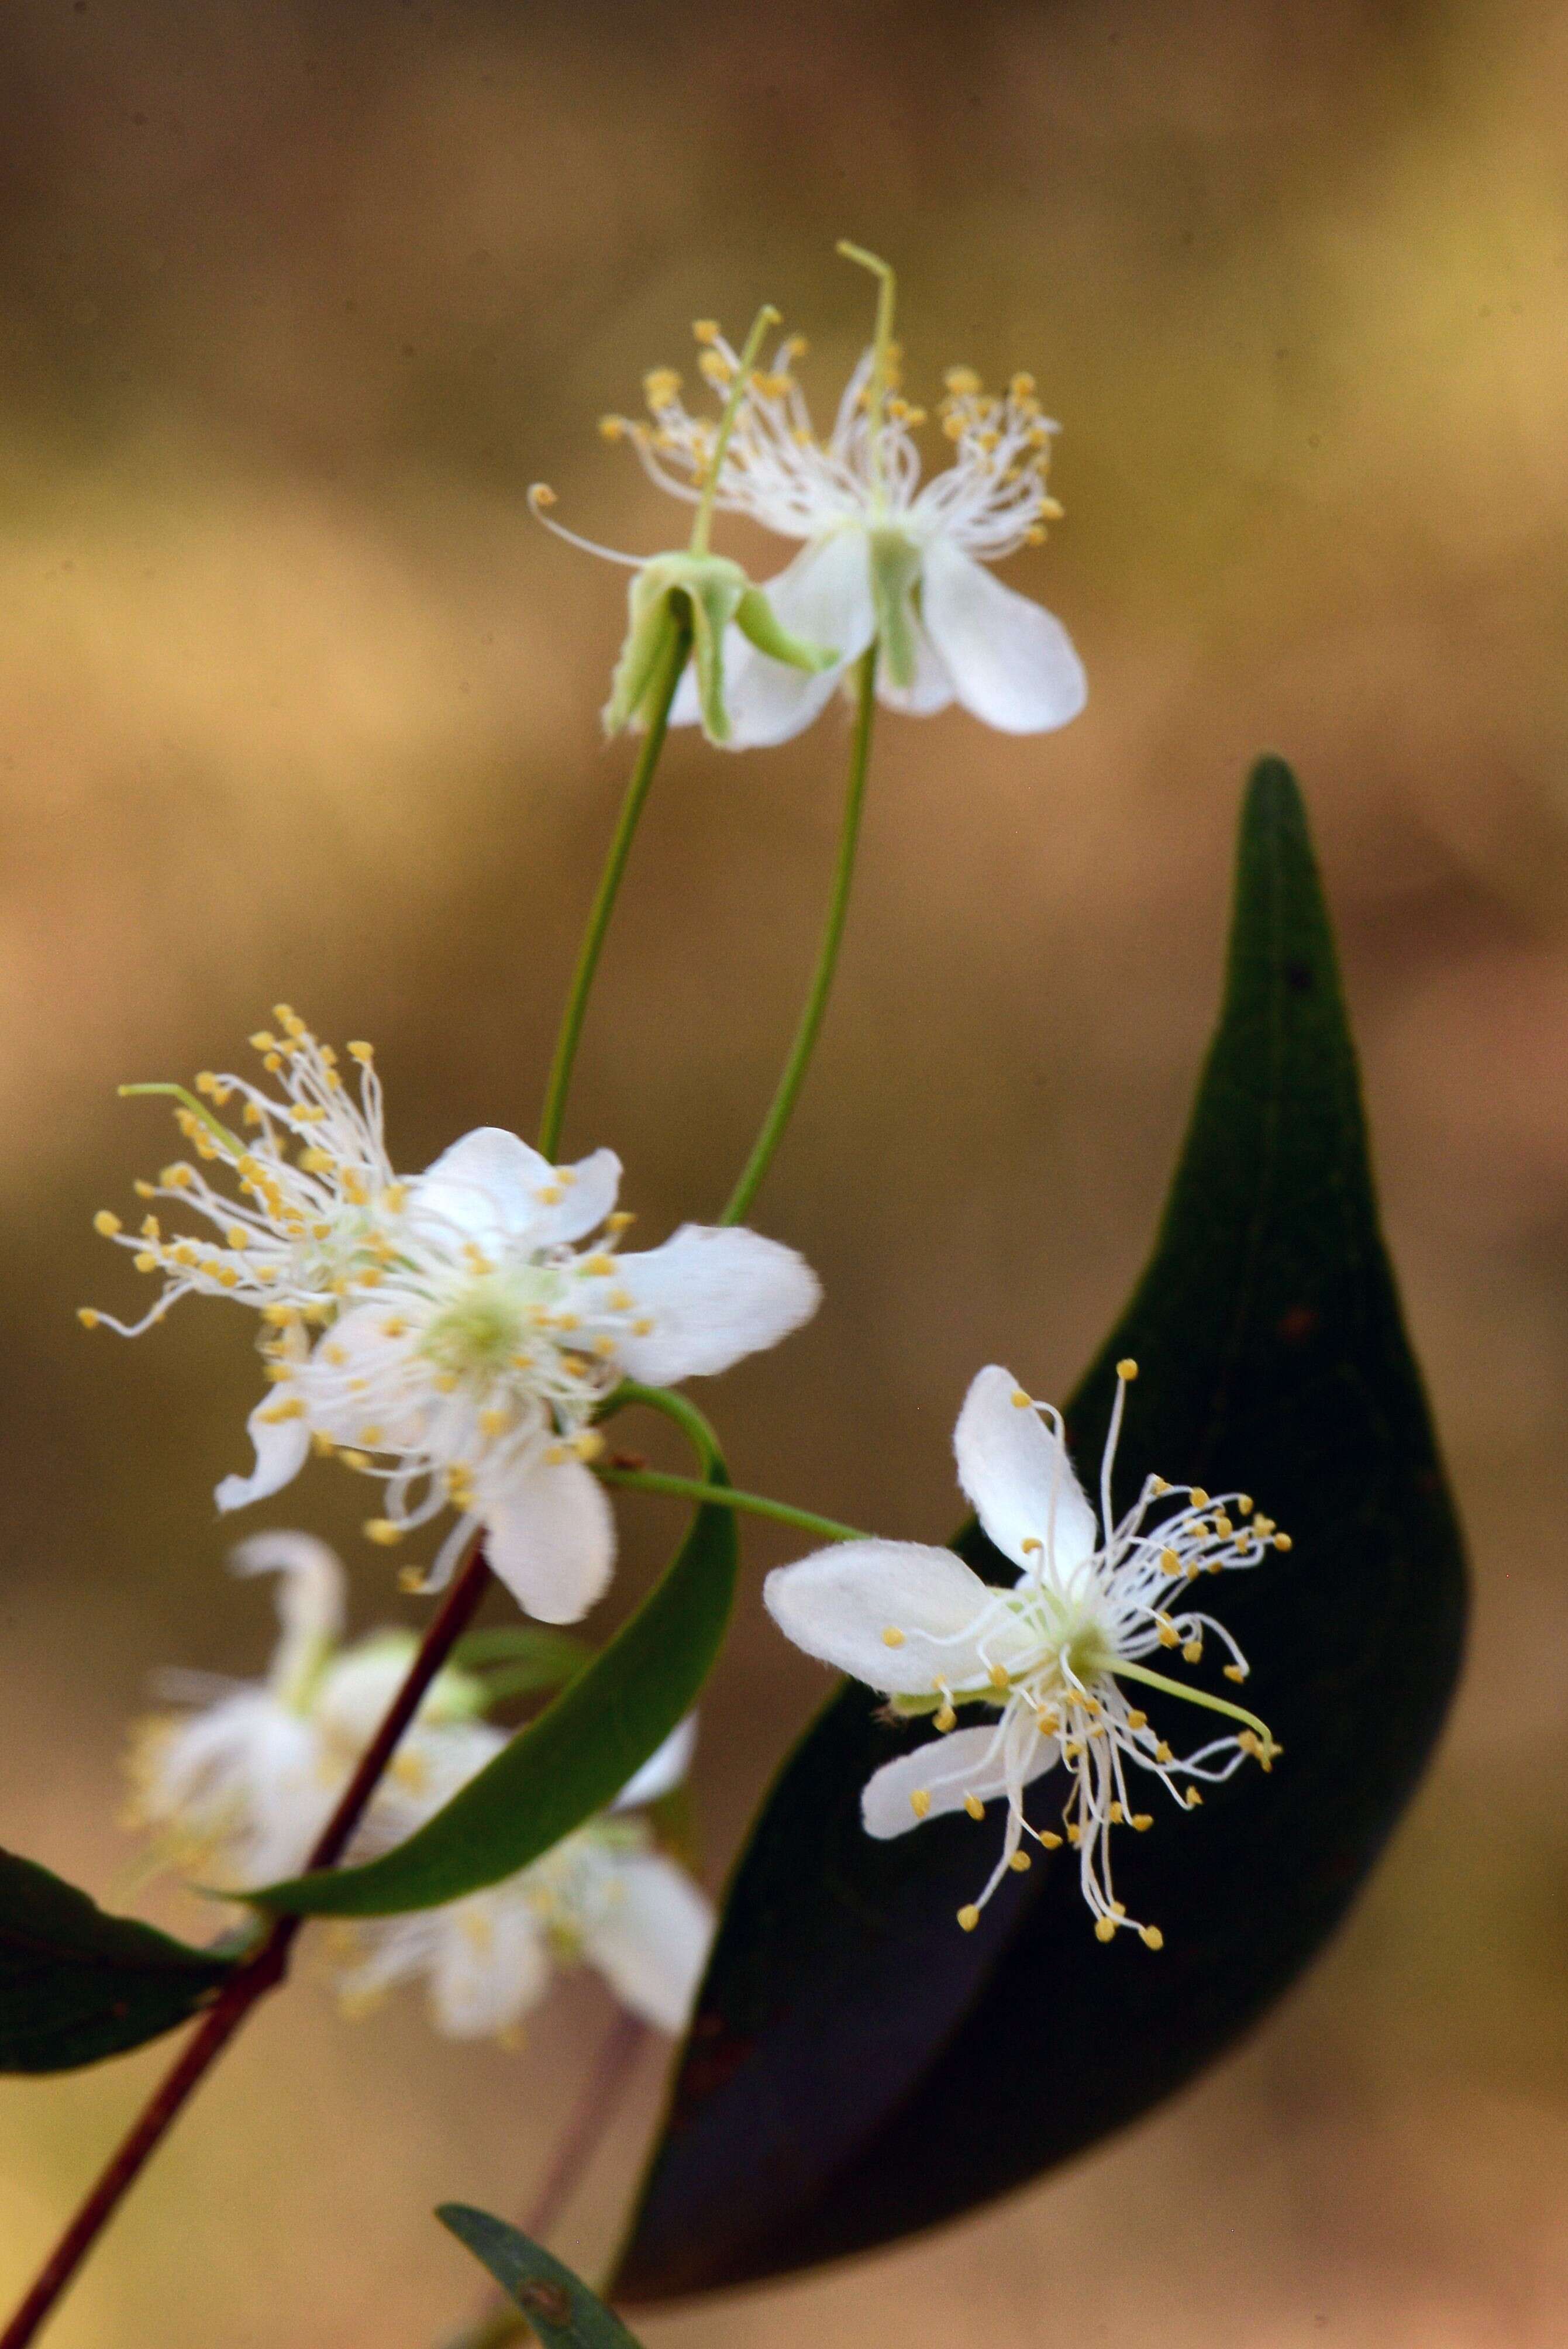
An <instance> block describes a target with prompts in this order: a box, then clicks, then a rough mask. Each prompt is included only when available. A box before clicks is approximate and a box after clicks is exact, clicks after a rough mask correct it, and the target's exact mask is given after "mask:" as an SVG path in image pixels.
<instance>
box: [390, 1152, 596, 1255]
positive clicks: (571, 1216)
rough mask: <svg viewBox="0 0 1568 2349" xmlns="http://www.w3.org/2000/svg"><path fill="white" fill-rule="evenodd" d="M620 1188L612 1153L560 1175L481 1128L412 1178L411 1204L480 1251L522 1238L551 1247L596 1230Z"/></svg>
mask: <svg viewBox="0 0 1568 2349" xmlns="http://www.w3.org/2000/svg"><path fill="white" fill-rule="evenodd" d="M620 1185H621V1162H620V1160H619V1159H618V1158H617V1157H616V1155H615V1154H614V1151H613V1150H596V1151H595V1152H594V1153H593V1156H592V1157H590V1158H584V1159H582V1160H580V1161H579V1163H578V1164H577V1165H575V1166H563V1167H559V1168H558V1167H554V1166H552V1164H550V1161H549V1160H548V1159H547V1158H542V1157H541V1156H540V1154H539V1152H538V1151H537V1150H531V1149H530V1147H529V1145H528V1143H526V1142H524V1141H522V1140H521V1137H520V1136H519V1135H517V1134H515V1133H508V1132H507V1131H506V1129H505V1127H504V1126H500V1125H481V1126H477V1127H476V1128H475V1129H474V1131H473V1133H465V1134H464V1135H463V1137H462V1139H461V1141H460V1142H454V1143H453V1144H452V1146H451V1148H450V1149H449V1150H445V1151H443V1152H442V1154H441V1155H440V1157H439V1158H438V1159H437V1161H436V1163H435V1164H434V1165H433V1166H431V1167H429V1168H428V1169H427V1171H426V1172H425V1173H424V1174H421V1175H420V1176H419V1177H418V1181H417V1182H416V1184H415V1185H414V1199H415V1204H416V1206H417V1208H418V1210H419V1211H420V1212H422V1213H424V1214H426V1215H428V1216H435V1217H438V1218H439V1219H440V1220H441V1221H442V1222H443V1223H445V1224H447V1225H449V1226H451V1227H452V1228H453V1229H454V1230H456V1231H458V1232H459V1233H460V1234H462V1235H463V1236H464V1237H467V1238H469V1239H472V1240H477V1241H478V1242H480V1245H481V1246H482V1245H484V1244H486V1243H487V1242H488V1243H489V1245H490V1246H491V1247H496V1246H501V1245H504V1244H505V1243H506V1242H508V1241H514V1240H519V1239H526V1240H527V1241H528V1242H529V1244H530V1246H531V1247H553V1246H555V1245H556V1244H557V1243H558V1242H560V1241H562V1240H574V1239H580V1238H581V1237H582V1236H583V1233H584V1232H591V1231H593V1229H594V1228H595V1227H596V1226H598V1225H600V1224H602V1223H603V1220H604V1218H605V1216H607V1215H608V1214H609V1212H610V1210H611V1208H612V1207H613V1206H614V1204H615V1195H616V1193H617V1192H618V1190H619V1189H620Z"/></svg>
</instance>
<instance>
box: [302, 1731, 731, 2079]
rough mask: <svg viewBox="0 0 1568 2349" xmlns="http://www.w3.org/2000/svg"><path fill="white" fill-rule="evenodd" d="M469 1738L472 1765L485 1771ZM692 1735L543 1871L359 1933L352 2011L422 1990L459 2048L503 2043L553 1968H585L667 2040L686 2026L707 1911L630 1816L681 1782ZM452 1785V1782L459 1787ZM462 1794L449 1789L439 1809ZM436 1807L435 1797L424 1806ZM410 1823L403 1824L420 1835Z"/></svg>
mask: <svg viewBox="0 0 1568 2349" xmlns="http://www.w3.org/2000/svg"><path fill="white" fill-rule="evenodd" d="M481 1734H482V1736H484V1737H485V1738H488V1739H490V1741H492V1744H491V1746H490V1751H499V1750H500V1746H501V1745H502V1744H504V1743H505V1740H504V1738H503V1737H502V1736H501V1735H500V1732H499V1731H493V1730H491V1731H483V1732H482V1733H481V1732H476V1733H474V1737H473V1741H472V1742H473V1745H474V1758H473V1763H472V1766H473V1767H482V1766H483V1762H484V1760H486V1759H488V1758H489V1752H483V1753H481V1751H480V1745H479V1737H480V1735H481ZM692 1737H693V1728H692V1724H691V1723H682V1725H681V1727H680V1728H679V1729H677V1730H676V1732H675V1733H674V1734H673V1735H672V1736H671V1737H670V1738H669V1739H667V1740H666V1741H665V1745H664V1746H663V1747H661V1748H660V1750H659V1752H658V1753H657V1754H655V1756H654V1757H653V1759H652V1761H651V1762H649V1763H646V1764H645V1765H644V1767H643V1769H642V1770H640V1771H639V1772H638V1773H637V1775H636V1776H635V1778H634V1779H633V1780H632V1782H631V1784H630V1785H628V1786H627V1787H626V1788H625V1790H624V1793H623V1794H622V1795H621V1797H620V1799H619V1802H618V1803H617V1804H616V1806H615V1810H614V1813H608V1814H605V1815H604V1816H601V1817H599V1818H597V1819H593V1820H591V1821H590V1822H589V1824H588V1825H587V1826H583V1827H579V1828H578V1829H577V1830H576V1832H575V1833H574V1834H573V1835H570V1836H567V1837H565V1838H564V1839H563V1840H562V1842H561V1843H559V1844H557V1845H556V1846H555V1847H554V1849H553V1850H552V1851H549V1852H546V1853H545V1854H544V1856H543V1857H542V1858H541V1859H537V1860H535V1861H533V1862H532V1864H531V1866H530V1867H528V1868H522V1869H521V1870H520V1871H519V1873H518V1874H517V1875H516V1876H512V1877H509V1878H506V1880H505V1881H504V1882H502V1883H500V1884H496V1885H491V1886H490V1888H489V1889H487V1890H485V1891H483V1892H475V1893H471V1894H469V1897H468V1898H467V1899H463V1900H457V1901H453V1902H451V1903H450V1904H449V1906H448V1907H447V1908H444V1909H425V1910H422V1911H420V1912H419V1913H418V1914H417V1915H414V1916H408V1917H396V1918H391V1919H389V1920H387V1921H386V1922H385V1923H378V1924H374V1925H365V1926H361V1927H358V1928H357V1929H356V1930H355V1932H354V1934H353V1936H352V1945H353V1947H354V1948H355V1949H356V1952H357V1954H356V1959H355V1961H354V1962H353V1963H352V1964H350V1965H349V1966H348V1967H347V1968H346V1971H344V1972H343V1973H342V1975H341V1976H340V1982H339V1986H340V1988H341V1990H342V1992H343V1995H344V1998H345V2000H346V2003H347V2004H348V2005H349V2006H350V2008H351V2009H352V2008H355V2007H363V2006H365V2005H366V2003H368V2002H371V2001H373V2000H374V1999H376V1998H378V1997H379V1996H380V1995H381V1994H382V1992H385V1991H387V1990H389V1989H391V1988H393V1987H394V1986H395V1985H396V1984H397V1983H400V1982H413V1981H418V1980H423V1981H424V1982H425V1983H426V1986H427V1991H428V1998H429V2002H430V2008H431V2013H432V2014H433V2016H434V2019H435V2021H436V2023H437V2025H438V2028H439V2029H440V2030H442V2031H444V2032H446V2033H449V2035H451V2036H452V2037H454V2038H460V2039H466V2038H480V2037H487V2036H491V2035H495V2036H500V2037H503V2038H504V2037H507V2036H509V2035H511V2034H512V2033H515V2032H516V2029H517V2026H518V2024H519V2023H520V2022H521V2019H522V2017H523V2016H524V2015H525V2014H526V2013H528V2012H529V2011H530V2009H531V2008H532V2007H534V2006H537V2005H538V2003H539V2002H540V2001H541V2000H542V1998H543V1996H544V1994H545V1992H546V1991H547V1990H548V1989H549V1987H550V1982H551V1979H552V1974H553V1972H554V1971H555V1970H556V1969H557V1968H564V1967H570V1966H573V1965H577V1964H580V1963H582V1962H583V1961H586V1962H587V1963H588V1964H590V1965H592V1966H593V1967H595V1968H596V1969H597V1971H599V1972H600V1973H601V1974H603V1977H604V1979H605V1980H606V1982H608V1983H609V1985H610V1987H611V1989H612V1990H613V1991H614V1993H615V1995H616V1996H617V1998H619V1999H620V2001H621V2002H622V2004H623V2005H624V2006H627V2007H629V2008H630V2009H631V2011H632V2013H634V2014H638V2015H641V2016H642V2017H643V2019H644V2021H645V2022H647V2023H654V2024H655V2025H656V2026H657V2027H658V2029H660V2030H661V2031H667V2032H671V2033H676V2032H678V2031H680V2030H681V2029H682V2028H683V2027H684V2025H685V2023H686V2017H687V2015H688V2014H689V2013H690V2011H691V2007H692V2003H693V2001H694V2000H695V1998H696V1990H697V1984H698V1982H699V1981H700V1980H701V1976H702V1969H703V1966H704V1964H705V1963H706V1961H707V1951H708V1946H709V1943H710V1942H711V1940H712V1938H713V1911H712V1909H711V1906H710V1904H709V1903H708V1901H707V1899H706V1898H705V1897H704V1895H703V1893H702V1892H701V1891H700V1890H699V1889H698V1888H697V1886H696V1884H694V1883H693V1881H692V1879H691V1878H690V1877H689V1876H687V1875H686V1872H685V1870H684V1869H682V1868H678V1867H677V1866H676V1863H675V1861H674V1860H672V1859H668V1858H666V1857H665V1856H664V1855H663V1854H662V1853H660V1852H659V1851H658V1850H657V1849H656V1848H655V1844H654V1838H653V1835H652V1831H651V1830H650V1828H649V1827H648V1826H647V1824H646V1822H645V1820H642V1819H638V1818H632V1817H629V1816H625V1813H626V1812H627V1811H628V1810H629V1809H630V1808H631V1807H632V1806H634V1805H635V1804H640V1803H648V1802H653V1801H655V1800H656V1799H657V1798H658V1796H659V1795H661V1794H664V1793H667V1792H668V1791H669V1789H670V1788H671V1787H672V1786H674V1785H676V1784H677V1783H678V1782H679V1780H680V1778H681V1776H682V1775H684V1773H685V1770H686V1763H687V1760H688V1759H689V1756H690V1753H691V1745H692ZM459 1783H460V1781H459ZM456 1791H457V1785H456V1784H449V1785H446V1786H445V1787H444V1788H443V1789H442V1790H441V1791H440V1795H439V1799H440V1800H446V1799H448V1798H449V1795H451V1794H453V1793H455V1792H456ZM434 1799H435V1795H434V1791H433V1792H432V1806H433V1803H434ZM417 1824H418V1817H417V1816H411V1817H410V1820H409V1825H410V1826H413V1825H417Z"/></svg>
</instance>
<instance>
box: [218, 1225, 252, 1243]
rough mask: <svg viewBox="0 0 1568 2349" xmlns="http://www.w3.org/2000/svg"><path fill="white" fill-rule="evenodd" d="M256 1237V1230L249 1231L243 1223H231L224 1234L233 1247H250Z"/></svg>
mask: <svg viewBox="0 0 1568 2349" xmlns="http://www.w3.org/2000/svg"><path fill="white" fill-rule="evenodd" d="M223 1237H224V1238H225V1239H226V1240H227V1241H228V1243H229V1246H230V1247H232V1248H248V1247H250V1245H251V1242H252V1241H253V1239H254V1238H255V1237H256V1236H255V1234H254V1232H252V1231H247V1230H246V1228H245V1226H244V1225H243V1224H231V1225H230V1226H229V1228H228V1230H227V1231H226V1232H225V1233H224V1235H223Z"/></svg>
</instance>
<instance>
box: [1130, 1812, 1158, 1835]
mask: <svg viewBox="0 0 1568 2349" xmlns="http://www.w3.org/2000/svg"><path fill="white" fill-rule="evenodd" d="M1132 1825H1133V1827H1134V1828H1135V1829H1136V1831H1137V1833H1138V1834H1139V1835H1147V1834H1148V1833H1149V1830H1150V1827H1151V1826H1153V1825H1154V1814H1153V1812H1152V1811H1134V1812H1133V1814H1132Z"/></svg>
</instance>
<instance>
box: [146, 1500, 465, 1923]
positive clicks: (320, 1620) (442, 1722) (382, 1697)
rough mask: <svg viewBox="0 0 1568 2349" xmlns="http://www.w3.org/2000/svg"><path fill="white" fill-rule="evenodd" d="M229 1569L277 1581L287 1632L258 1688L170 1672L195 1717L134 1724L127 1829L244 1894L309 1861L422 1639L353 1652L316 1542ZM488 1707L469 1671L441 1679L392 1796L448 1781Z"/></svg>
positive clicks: (406, 1745)
mask: <svg viewBox="0 0 1568 2349" xmlns="http://www.w3.org/2000/svg"><path fill="white" fill-rule="evenodd" d="M232 1567H233V1570H234V1572H235V1573H236V1574H246V1575H250V1574H275V1575H276V1576H277V1577H278V1585H277V1603H278V1615H279V1619H280V1621H281V1624H282V1627H283V1628H282V1634H281V1637H280V1638H279V1640H278V1644H277V1647H276V1649H275V1650H274V1651H273V1659H272V1662H271V1664H270V1665H269V1667H268V1669H267V1671H266V1673H265V1674H264V1676H263V1678H262V1679H261V1680H259V1681H242V1682H232V1681H227V1680H223V1679H222V1678H220V1677H218V1676H217V1675H215V1674H209V1673H201V1674H192V1673H171V1674H169V1675H166V1676H165V1680H164V1682H163V1683H162V1685H163V1688H164V1690H165V1692H166V1693H167V1694H168V1695H169V1696H170V1698H171V1699H173V1700H175V1701H176V1702H180V1703H181V1704H182V1705H184V1706H186V1707H189V1708H193V1709H189V1710H184V1711H181V1712H177V1713H176V1712H164V1713H159V1714H157V1715H155V1716H153V1717H152V1718H150V1719H149V1720H146V1721H143V1722H141V1723H139V1724H138V1725H137V1727H136V1730H135V1731H134V1733H133V1736H132V1744H131V1754H130V1762H129V1768H130V1776H131V1785H132V1795H131V1804H130V1809H129V1825H131V1826H136V1827H139V1828H143V1829H147V1830H149V1831H150V1833H151V1834H152V1836H153V1837H154V1838H155V1844H154V1850H155V1855H156V1857H157V1859H158V1861H159V1862H160V1864H163V1865H168V1866H171V1867H176V1868H181V1869H185V1870H188V1871H190V1872H191V1873H193V1874H195V1875H199V1876H200V1877H201V1880H202V1881H203V1882H204V1883H206V1884H210V1885H215V1886H220V1887H223V1888H233V1889H238V1888H240V1887H241V1886H242V1885H250V1884H258V1883H266V1882H268V1881H270V1880H272V1879H273V1878H277V1877H280V1876H290V1875H293V1874H294V1873H295V1872H296V1871H297V1870H298V1869H299V1868H302V1867H303V1866H304V1861H305V1858H306V1856H307V1854H308V1853H309V1851H310V1848H311V1847H312V1845H313V1844H314V1843H315V1839H316V1837H317V1836H318V1835H319V1834H320V1833H321V1831H322V1829H323V1827H325V1825H326V1823H327V1820H328V1819H329V1818H330V1816H331V1815H332V1811H333V1808H334V1806H335V1804H336V1802H337V1800H338V1797H339V1796H340V1795H342V1793H343V1791H344V1789H345V1788H346V1785H347V1784H348V1781H349V1778H350V1776H351V1775H352V1774H353V1771H354V1768H355V1764H356V1763H357V1761H358V1760H359V1757H360V1755H361V1754H362V1753H363V1752H364V1751H365V1748H366V1746H367V1745H368V1744H369V1743H370V1740H371V1738H372V1737H373V1736H374V1734H375V1733H376V1730H377V1727H378V1726H379V1724H380V1722H381V1719H382V1716H383V1714H384V1713H386V1711H387V1707H388V1705H389V1704H390V1703H391V1701H392V1698H393V1696H394V1695H395V1694H396V1692H397V1689H398V1688H399V1686H400V1685H401V1683H402V1682H403V1680H404V1679H405V1678H406V1676H407V1671H408V1667H409V1665H410V1663H411V1662H412V1661H413V1657H414V1651H415V1644H416V1643H415V1641H414V1640H413V1638H412V1636H411V1635H410V1634H408V1633H406V1632H402V1631H384V1632H378V1633H375V1634H373V1635H372V1636H371V1637H370V1638H368V1639H366V1640H360V1641H357V1642H356V1644H355V1645H354V1646H352V1647H349V1648H344V1647H343V1646H342V1644H341V1642H342V1637H343V1627H344V1574H343V1568H342V1567H341V1565H340V1564H339V1562H338V1560H337V1558H336V1557H335V1556H334V1554H333V1552H332V1551H331V1550H330V1549H328V1548H327V1547H326V1546H325V1543H324V1542H319V1541H316V1540H315V1539H314V1538H313V1537H312V1536H310V1535H309V1534H303V1533H284V1532H279V1533H266V1534H258V1535H256V1536H255V1537H253V1539H252V1540H250V1541H248V1542H243V1543H242V1544H241V1546H240V1547H239V1548H237V1549H236V1550H235V1551H234V1553H233V1557H232ZM483 1702H484V1697H483V1691H482V1690H481V1689H480V1685H479V1683H478V1682H476V1681H474V1680H473V1679H472V1678H471V1677H470V1676H469V1674H468V1673H466V1672H463V1671H459V1670H458V1669H457V1668H456V1667H455V1666H451V1665H449V1666H448V1667H447V1668H446V1669H445V1670H444V1671H442V1672H440V1673H439V1674H438V1677H437V1679H436V1680H435V1681H434V1682H433V1683H432V1685H431V1687H430V1688H429V1690H428V1692H427V1694H426V1696H425V1700H424V1702H423V1703H422V1705H421V1706H420V1709H419V1712H418V1714H417V1715H416V1717H415V1720H414V1722H413V1723H412V1724H411V1726H410V1727H409V1729H408V1731H407V1733H406V1734H405V1736H404V1739H403V1742H402V1744H401V1745H400V1747H399V1749H398V1752H397V1755H396V1757H395V1759H394V1762H393V1765H392V1773H391V1775H390V1777H389V1778H388V1780H387V1782H386V1784H387V1793H388V1795H389V1796H391V1797H394V1798H395V1797H396V1796H397V1795H398V1794H399V1793H402V1794H404V1795H407V1796H410V1797H413V1796H417V1795H419V1794H420V1793H421V1792H422V1790H423V1789H424V1787H425V1786H426V1785H428V1784H431V1783H434V1782H435V1781H436V1780H437V1779H438V1778H439V1777H440V1776H442V1775H445V1772H446V1770H447V1769H448V1767H449V1764H448V1763H447V1760H446V1744H447V1743H448V1741H454V1740H455V1741H457V1742H458V1743H459V1744H460V1743H461V1742H462V1739H463V1736H464V1733H467V1732H470V1731H471V1730H472V1729H473V1728H474V1727H475V1726H476V1725H477V1720H476V1716H477V1715H478V1713H479V1712H480V1709H481V1707H482V1704H483ZM432 1741H434V1744H432Z"/></svg>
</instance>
